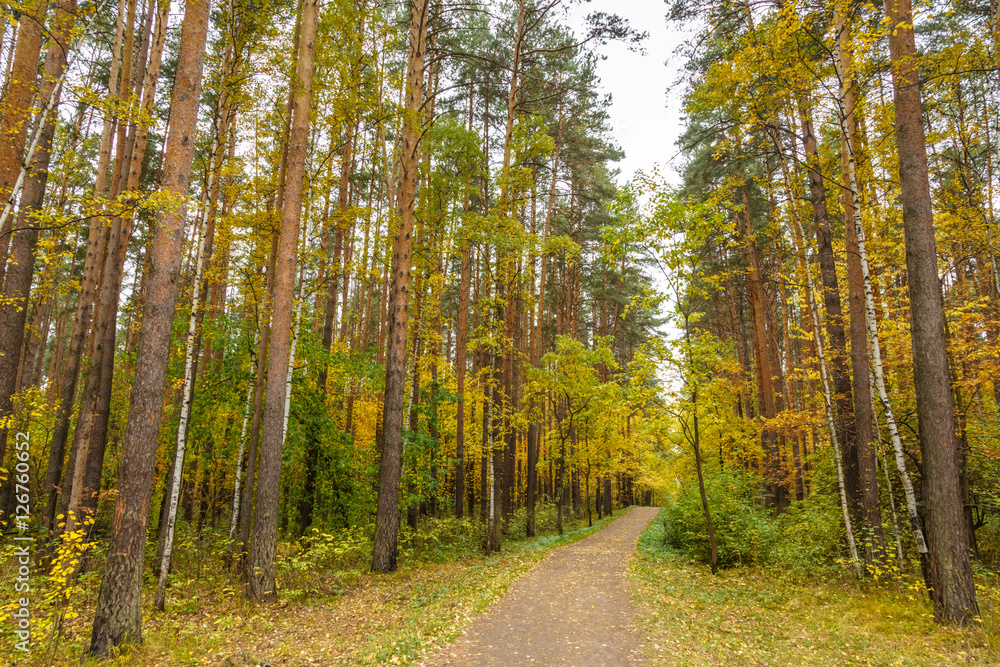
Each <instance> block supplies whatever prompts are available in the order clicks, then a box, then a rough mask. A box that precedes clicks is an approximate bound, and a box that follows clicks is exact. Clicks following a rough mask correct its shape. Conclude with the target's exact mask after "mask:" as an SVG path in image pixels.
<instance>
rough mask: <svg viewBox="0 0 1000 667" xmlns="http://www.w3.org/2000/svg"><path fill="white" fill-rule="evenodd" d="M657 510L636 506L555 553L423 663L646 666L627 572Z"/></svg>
mask: <svg viewBox="0 0 1000 667" xmlns="http://www.w3.org/2000/svg"><path fill="white" fill-rule="evenodd" d="M657 512H658V510H657V509H656V508H655V507H636V508H633V509H632V510H630V511H629V512H628V513H627V514H625V515H623V516H621V517H619V518H618V519H615V520H614V521H613V522H612V523H611V524H610V525H609V526H607V527H606V528H604V529H603V530H601V531H600V532H598V533H595V534H594V535H591V536H590V537H588V538H587V539H585V540H581V541H579V542H576V543H574V544H569V545H566V546H564V547H560V548H558V549H556V550H554V551H553V552H552V553H550V554H549V555H548V556H547V557H546V558H545V559H544V560H543V561H542V562H540V563H538V565H536V566H535V567H533V568H532V569H531V570H530V571H529V572H528V573H527V574H525V575H524V576H523V577H521V578H520V579H519V580H518V581H517V582H516V583H515V584H514V585H513V586H511V588H510V590H509V591H508V592H507V595H505V596H504V597H503V598H501V599H500V600H497V601H496V602H495V603H493V605H492V606H491V607H490V608H489V610H488V611H486V613H484V614H482V615H481V616H478V617H477V618H476V619H474V620H473V621H472V623H471V625H470V626H469V627H468V628H467V629H466V630H465V633H464V634H463V635H462V636H461V637H459V638H458V639H457V640H456V641H455V642H454V643H452V644H449V645H447V646H445V647H443V648H442V649H441V650H440V651H439V652H438V653H437V654H436V655H434V656H433V657H431V658H430V659H429V660H428V661H427V663H426V664H427V665H432V666H434V667H438V666H443V665H458V666H463V667H464V666H472V665H476V666H478V665H531V664H536V665H639V664H642V663H643V662H645V660H644V659H643V656H642V648H643V646H642V637H641V636H640V635H639V633H638V632H636V630H635V628H634V626H633V625H632V616H633V613H634V610H635V608H634V605H633V603H632V598H631V596H630V595H629V592H628V589H627V583H626V569H627V566H628V559H629V556H630V555H631V554H632V552H633V551H635V547H636V540H637V539H638V537H639V534H640V533H642V531H643V530H645V528H646V526H648V525H649V523H650V522H651V521H652V520H653V519H654V518H655V517H656V514H657Z"/></svg>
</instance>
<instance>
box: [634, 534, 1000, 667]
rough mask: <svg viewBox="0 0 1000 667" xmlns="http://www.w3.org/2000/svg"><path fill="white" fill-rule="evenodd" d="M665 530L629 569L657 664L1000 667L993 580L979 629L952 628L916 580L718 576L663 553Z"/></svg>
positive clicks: (983, 594) (745, 571)
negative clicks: (937, 616) (939, 618)
mask: <svg viewBox="0 0 1000 667" xmlns="http://www.w3.org/2000/svg"><path fill="white" fill-rule="evenodd" d="M663 530H664V528H663V522H662V520H656V521H654V522H653V523H652V524H650V526H649V528H647V529H646V531H645V532H644V533H643V534H642V536H641V537H640V539H639V549H638V551H637V553H636V555H635V556H634V558H633V559H632V563H631V572H630V579H631V582H632V592H633V595H634V597H635V598H636V600H637V602H638V603H639V617H638V621H639V624H640V627H641V628H642V629H643V630H644V631H645V632H646V633H648V635H649V638H650V640H651V641H650V642H648V643H647V650H648V652H649V653H648V657H649V658H650V659H651V661H652V663H653V664H677V665H728V666H732V665H965V664H970V663H971V664H982V665H988V664H1000V634H998V629H1000V618H998V605H997V597H998V596H997V590H996V588H995V586H992V585H987V583H986V580H985V579H982V578H980V579H981V581H980V582H979V583H980V584H981V588H980V590H979V599H980V607H981V609H982V611H983V619H982V622H981V623H980V624H979V626H977V627H975V628H967V629H956V628H944V627H941V626H939V625H937V624H935V623H934V621H933V615H932V610H931V607H930V605H929V603H928V601H927V599H926V596H925V595H924V594H922V593H921V592H920V587H919V586H916V585H913V583H912V582H907V581H905V580H900V581H896V582H890V583H886V584H875V583H872V582H860V583H859V582H857V581H853V580H851V578H850V577H847V576H844V577H839V576H826V577H816V578H802V577H791V576H789V575H788V574H787V573H782V572H778V571H776V570H774V569H756V568H748V567H738V568H732V569H728V570H720V572H719V574H718V575H717V576H713V575H712V573H711V571H710V570H709V569H708V567H707V566H706V565H703V564H701V563H695V562H694V561H691V560H689V559H688V558H686V557H685V556H684V555H682V554H679V553H677V552H674V551H671V550H670V549H669V548H666V547H664V546H663Z"/></svg>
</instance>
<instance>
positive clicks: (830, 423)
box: [792, 215, 864, 578]
mask: <svg viewBox="0 0 1000 667" xmlns="http://www.w3.org/2000/svg"><path fill="white" fill-rule="evenodd" d="M792 220H793V221H794V223H795V225H797V226H799V229H798V232H799V236H800V237H801V238H803V239H804V238H805V235H804V234H803V233H802V228H801V226H800V225H799V220H798V217H797V216H795V215H793V216H792ZM796 250H797V251H799V252H801V251H802V250H801V249H796ZM806 281H807V287H808V290H809V296H810V298H809V299H808V301H809V302H810V304H809V305H810V308H809V311H810V314H811V315H812V321H813V339H814V340H815V342H816V355H817V356H818V357H819V375H820V379H821V380H822V382H823V404H824V407H825V408H826V423H827V427H828V428H829V430H830V444H832V445H833V454H834V460H835V461H836V463H837V485H838V486H839V488H840V509H841V511H842V512H843V515H844V529H845V531H846V532H847V546H848V547H849V548H850V551H851V561H852V562H853V563H854V571H855V572H856V573H857V575H858V578H861V577H862V576H863V574H864V571H863V570H862V567H861V561H860V560H859V559H858V547H857V545H856V544H855V542H854V529H853V528H852V527H851V514H850V512H848V510H847V492H846V490H845V489H844V468H843V465H842V464H841V461H840V441H839V440H837V427H836V424H835V422H834V419H833V403H832V401H831V398H830V381H829V379H828V378H827V373H826V355H825V354H824V353H823V336H822V335H821V334H820V325H819V314H818V313H817V312H816V311H817V308H816V298H815V291H814V289H813V279H812V273H811V272H809V271H806Z"/></svg>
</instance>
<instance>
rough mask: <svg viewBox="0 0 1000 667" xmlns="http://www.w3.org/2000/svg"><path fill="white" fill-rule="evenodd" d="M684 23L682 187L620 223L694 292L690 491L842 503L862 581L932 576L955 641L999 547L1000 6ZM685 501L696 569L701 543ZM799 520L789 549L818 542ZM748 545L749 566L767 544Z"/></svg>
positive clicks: (862, 7)
mask: <svg viewBox="0 0 1000 667" xmlns="http://www.w3.org/2000/svg"><path fill="white" fill-rule="evenodd" d="M670 14H671V18H672V19H673V20H676V21H680V22H683V23H686V24H687V25H689V26H691V27H692V28H693V29H694V31H695V32H696V35H697V37H696V39H694V40H692V41H691V42H690V44H689V46H688V47H686V49H685V54H684V55H685V56H686V58H687V68H686V72H685V76H684V78H685V85H686V91H685V109H686V112H687V125H686V130H685V134H684V136H683V137H682V138H681V140H680V146H681V150H682V154H683V155H684V166H683V185H682V186H681V187H680V188H679V189H677V190H676V191H671V192H665V191H663V190H662V187H661V186H659V185H658V184H657V183H656V182H655V180H650V181H648V182H637V183H635V184H634V186H633V191H634V195H633V196H632V197H630V198H626V199H625V200H623V202H624V205H625V207H626V209H627V210H630V211H632V212H633V213H632V214H633V215H636V216H637V217H640V218H643V219H644V220H646V222H645V225H646V227H645V228H644V229H643V231H642V233H641V234H639V236H638V238H639V239H640V240H641V241H642V243H643V244H644V245H642V246H640V247H641V248H642V249H643V250H644V251H645V252H647V253H649V252H651V253H653V254H657V255H658V256H660V257H662V258H665V261H667V262H669V265H670V267H671V269H673V270H672V271H671V272H670V276H671V277H672V280H673V281H674V282H673V284H674V285H675V290H676V291H675V299H674V300H675V302H676V304H675V309H676V311H677V313H678V315H677V322H678V328H679V329H681V330H682V333H683V340H684V341H685V342H684V344H683V345H682V346H681V348H679V349H680V350H681V351H682V353H681V354H679V355H678V358H677V359H676V363H675V368H676V370H677V373H678V378H679V379H678V382H680V383H681V384H680V385H679V386H682V387H683V390H680V391H678V392H677V400H676V401H675V405H676V406H677V412H678V420H679V422H680V424H681V426H682V430H683V436H684V438H685V439H686V441H688V442H689V443H690V444H691V446H692V447H693V448H694V453H695V458H694V460H692V461H691V465H692V473H691V474H690V476H691V478H692V479H693V477H694V476H695V474H694V471H693V468H697V477H698V479H699V480H702V479H703V478H704V477H706V476H707V477H709V478H710V481H711V483H710V485H709V486H710V488H714V489H716V491H717V494H716V497H717V499H719V501H720V502H721V503H722V506H723V507H730V506H731V505H730V503H737V505H738V507H740V508H743V509H737V510H735V511H736V512H737V513H739V514H740V515H741V516H744V515H745V516H751V515H752V516H757V515H756V514H754V513H753V512H751V510H750V509H746V508H747V507H748V506H746V505H744V504H743V503H745V502H746V499H747V498H748V497H751V498H752V497H753V496H754V495H755V494H754V493H753V488H754V487H753V486H751V487H747V486H746V485H745V483H744V482H742V481H739V482H736V481H732V478H730V477H726V475H731V474H733V471H734V470H735V471H737V472H742V473H743V474H749V475H750V479H751V480H755V481H756V482H757V483H758V485H759V486H757V487H756V488H757V489H758V491H757V492H756V496H757V499H758V504H763V505H765V506H767V507H770V508H772V511H774V512H776V513H777V514H787V512H786V510H787V509H788V508H789V507H790V506H791V505H794V507H793V508H792V509H793V510H794V511H793V512H792V515H791V516H792V517H795V516H799V517H801V516H802V515H801V511H802V508H803V507H810V508H813V509H812V510H810V511H816V512H826V510H823V509H820V508H821V507H832V505H830V504H828V503H825V502H824V501H823V500H821V499H822V498H826V499H833V498H837V499H838V500H839V505H840V507H839V510H838V512H839V514H840V522H841V525H842V526H843V528H842V530H843V531H844V532H843V534H844V535H845V536H846V550H845V552H846V555H848V557H849V558H850V560H851V561H853V563H854V565H855V567H856V568H857V572H858V574H859V575H861V574H863V573H867V574H869V575H873V576H890V575H891V573H893V572H895V571H896V570H898V569H899V568H902V569H904V570H907V569H910V567H911V566H913V565H914V564H915V565H916V566H917V567H918V568H919V569H918V570H917V571H918V572H919V573H920V575H922V577H923V580H924V583H925V584H926V586H927V588H928V590H929V591H930V594H931V599H932V600H933V602H934V609H935V616H936V618H937V619H938V620H941V621H944V622H954V623H961V624H964V623H968V622H970V621H971V620H972V619H973V618H974V617H975V616H976V615H977V614H978V607H977V603H976V593H975V588H974V584H973V575H972V569H971V565H970V561H971V560H977V559H983V562H989V563H992V562H994V556H993V552H994V550H995V548H996V547H995V544H996V543H995V539H994V537H993V535H994V534H995V522H996V519H995V514H994V513H995V508H996V497H995V496H996V492H997V487H996V479H997V473H998V470H997V467H996V463H995V461H996V452H997V447H996V443H997V440H996V438H997V433H996V424H997V415H998V412H997V411H998V407H1000V393H998V391H997V387H998V386H1000V384H998V383H997V382H996V376H997V370H998V369H997V366H996V359H997V331H998V329H997V326H998V325H997V322H998V315H1000V294H998V292H1000V290H998V286H1000V282H998V280H1000V279H998V275H1000V274H998V271H997V265H996V254H997V253H996V249H995V243H996V239H995V238H994V237H995V236H996V234H995V224H996V218H995V207H996V194H995V192H996V191H995V184H996V174H995V171H994V165H995V163H996V158H997V147H996V135H997V132H998V130H1000V127H998V125H997V123H998V118H997V115H996V109H997V106H996V95H997V93H998V88H997V84H998V81H1000V80H998V78H997V63H998V59H997V58H998V56H997V52H998V46H1000V42H998V41H997V35H998V34H1000V33H998V29H997V21H998V18H997V15H996V6H995V3H994V5H993V6H992V8H987V7H985V5H979V6H977V5H974V4H969V3H931V4H930V5H922V6H921V7H920V8H918V9H914V8H911V6H910V3H909V1H908V0H886V2H885V6H884V7H883V6H881V4H873V3H869V2H850V1H842V0H836V1H831V2H812V1H805V2H774V3H758V4H752V3H740V2H735V3H730V2H724V3H721V4H719V3H713V4H710V5H700V4H698V3H696V2H686V1H685V0H679V1H678V2H674V3H671V4H670ZM914 30H915V31H914ZM651 192H652V194H650V193H651ZM640 193H645V195H646V197H647V201H646V206H647V207H648V209H647V210H646V211H645V214H644V215H639V213H638V212H637V207H638V204H637V203H636V202H637V201H638V198H639V194H640ZM649 197H652V199H651V200H650V199H649ZM678 267H679V269H678ZM699 418H700V423H699ZM699 444H700V447H699ZM700 449H701V450H705V451H702V452H701V453H699V450H700ZM706 451H707V452H709V453H710V454H711V455H710V456H702V454H704V453H706ZM703 458H704V461H703V460H702V459H703ZM828 463H831V464H835V465H832V467H831V466H828V465H827V464H828ZM720 475H721V477H720ZM726 479H728V480H730V481H729V482H728V483H726V484H723V482H722V480H726ZM738 479H740V480H742V479H743V478H738ZM693 484H695V482H693V481H692V485H693ZM727 486H728V488H729V489H730V494H729V496H727V497H728V500H723V499H721V498H719V493H718V490H719V489H720V488H724V487H727ZM702 488H704V483H703V484H702ZM748 489H749V490H748ZM685 493H686V494H687V495H686V496H683V497H684V498H687V500H683V498H682V500H681V501H680V503H681V504H680V505H678V509H677V510H676V511H677V512H678V513H679V514H677V517H680V518H683V517H686V518H684V519H683V520H682V521H681V523H680V524H677V525H679V526H681V527H682V528H683V527H684V526H688V528H683V529H679V531H680V532H677V531H675V532H674V533H673V535H672V537H671V539H672V540H673V541H674V542H675V544H677V545H682V544H684V543H686V541H687V540H689V539H691V535H692V534H693V533H691V528H690V526H691V525H692V524H691V521H692V520H693V519H692V516H693V515H692V513H691V512H692V511H693V509H692V506H691V502H692V500H691V495H690V493H691V492H690V491H686V492H685ZM748 494H749V495H748ZM723 495H725V494H723ZM709 496H711V494H709ZM704 497H705V494H704V492H703V493H702V498H703V499H704ZM685 503H687V505H686V507H687V508H688V509H687V510H684V509H683V507H685ZM702 505H704V507H703V508H699V513H700V514H703V515H704V516H703V517H702V518H701V519H700V521H701V523H700V525H701V526H702V528H701V530H702V531H705V530H706V529H707V535H708V536H709V538H710V539H709V541H710V542H711V547H712V551H713V552H714V550H715V546H716V545H715V541H716V540H715V536H714V535H712V532H713V531H712V524H711V522H710V503H707V504H706V503H705V502H702ZM719 509H720V510H721V511H726V510H722V509H721V508H719ZM745 512H750V515H747V514H745ZM826 514H827V516H829V513H828V512H826ZM758 520H759V517H758V518H757V519H754V518H752V517H751V518H748V519H747V521H748V525H756V524H755V522H757V521H758ZM796 521H797V519H794V518H791V519H790V518H788V517H787V516H786V517H785V518H780V519H779V520H778V522H777V523H776V524H775V526H779V527H780V526H785V527H786V528H789V529H790V530H791V532H790V533H788V535H795V534H796V532H795V531H798V533H797V534H798V536H799V537H801V536H802V535H803V530H805V524H803V523H801V522H799V523H796ZM984 527H988V528H986V530H983V529H984ZM726 528H729V531H728V534H724V535H722V536H721V539H722V541H723V546H724V547H725V549H724V551H723V556H724V560H731V559H733V558H734V555H733V554H734V550H736V551H737V552H738V551H739V541H740V539H743V537H745V535H746V533H745V532H743V531H738V532H739V533H740V535H741V536H743V537H740V539H736V541H735V542H734V541H733V539H731V538H732V530H731V526H727V527H726ZM813 529H815V526H813V527H812V528H810V530H813ZM685 530H686V531H688V532H687V533H685ZM771 530H772V532H773V530H777V528H774V527H772V528H771ZM765 532H766V531H765ZM984 534H985V535H986V536H987V538H986V539H985V540H982V539H980V536H982V535H984ZM765 541H766V540H765ZM807 542H808V539H806V540H805V541H802V542H801V543H802V544H806V543H807ZM705 544H706V546H703V547H699V549H700V550H701V552H702V553H703V554H704V555H705V557H706V559H712V562H713V567H714V558H715V555H714V553H713V554H711V555H710V554H709V551H708V547H707V544H708V542H706V543H705ZM772 544H773V542H772ZM838 550H839V548H838ZM761 560H767V557H764V558H762V559H761Z"/></svg>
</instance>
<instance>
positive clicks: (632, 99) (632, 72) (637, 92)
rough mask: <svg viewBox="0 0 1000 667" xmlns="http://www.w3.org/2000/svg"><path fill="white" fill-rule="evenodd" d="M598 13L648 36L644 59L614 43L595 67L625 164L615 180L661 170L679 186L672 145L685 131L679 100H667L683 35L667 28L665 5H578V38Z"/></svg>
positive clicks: (624, 0)
mask: <svg viewBox="0 0 1000 667" xmlns="http://www.w3.org/2000/svg"><path fill="white" fill-rule="evenodd" d="M597 11H600V12H608V13H615V14H618V15H619V16H621V17H622V18H624V19H627V20H628V21H629V23H630V24H631V26H632V28H634V29H636V30H640V31H646V32H648V33H649V37H648V38H647V39H646V40H645V42H644V43H643V46H644V47H645V50H646V55H642V54H640V53H635V52H631V51H629V50H628V48H626V47H625V46H624V45H622V44H618V43H611V44H607V45H606V46H603V47H601V53H603V54H604V55H606V56H607V58H606V59H605V60H603V61H601V62H600V63H599V64H598V73H599V74H600V77H601V86H602V88H603V90H604V91H605V92H607V93H610V94H611V96H612V103H613V105H612V107H611V126H612V128H613V129H612V132H613V135H614V138H615V140H616V141H617V142H618V144H619V145H620V146H621V147H622V149H623V150H624V151H625V159H624V160H622V161H621V162H620V163H618V164H617V166H618V168H619V169H621V176H620V177H619V180H620V181H621V182H625V181H627V180H629V179H631V177H632V174H633V173H634V172H635V171H636V170H637V169H643V170H648V169H649V168H650V167H652V166H653V165H654V164H659V165H660V166H661V167H663V175H664V176H668V177H669V178H670V180H671V181H672V182H677V180H678V179H677V176H676V171H675V168H676V166H677V164H676V158H675V156H676V154H677V147H676V146H675V142H676V141H677V138H678V137H679V136H680V133H681V131H682V129H683V127H682V124H681V113H680V104H679V99H678V94H677V93H674V94H672V95H670V96H669V97H668V96H667V87H668V86H670V85H671V84H672V83H674V82H675V81H676V80H677V74H678V71H679V68H680V67H681V64H682V61H681V59H680V58H678V57H676V56H674V50H675V49H676V48H677V46H679V45H680V44H681V43H682V42H683V41H684V37H685V35H684V34H683V33H681V32H679V31H678V30H677V26H676V24H670V25H668V24H667V21H666V19H665V15H666V12H667V7H666V4H664V2H663V0H591V1H589V2H582V3H580V4H579V5H577V6H575V7H574V8H573V10H572V14H573V16H574V18H575V20H576V22H577V26H576V29H577V32H578V33H583V32H584V27H583V26H584V17H585V16H586V15H587V14H589V13H591V12H597ZM672 159H673V160H672Z"/></svg>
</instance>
